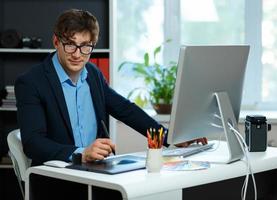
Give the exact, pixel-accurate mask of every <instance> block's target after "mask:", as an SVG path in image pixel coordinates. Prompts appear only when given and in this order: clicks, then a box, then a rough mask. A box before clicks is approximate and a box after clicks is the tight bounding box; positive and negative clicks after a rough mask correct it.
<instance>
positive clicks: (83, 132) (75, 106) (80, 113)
mask: <svg viewBox="0 0 277 200" xmlns="http://www.w3.org/2000/svg"><path fill="white" fill-rule="evenodd" d="M52 61H53V64H54V67H55V70H56V72H57V74H58V77H59V80H60V82H61V85H62V89H63V94H64V97H65V101H66V105H67V110H68V113H69V118H70V123H71V127H72V131H73V137H74V141H75V146H77V147H78V148H77V149H76V150H75V152H74V153H82V152H83V150H84V148H85V147H87V146H89V145H90V144H91V143H92V142H93V141H94V140H95V139H96V133H97V123H96V116H95V110H94V107H93V101H92V98H91V93H90V88H89V85H88V83H87V81H86V78H87V75H88V72H87V69H86V68H85V67H84V69H83V70H82V72H81V74H80V77H79V79H78V81H77V84H76V85H75V84H74V83H73V82H72V81H71V80H70V78H69V76H68V75H67V74H66V72H65V71H64V69H63V67H62V66H61V64H60V62H59V60H58V56H57V53H55V54H54V56H53V58H52ZM71 158H72V157H71V156H70V159H71Z"/></svg>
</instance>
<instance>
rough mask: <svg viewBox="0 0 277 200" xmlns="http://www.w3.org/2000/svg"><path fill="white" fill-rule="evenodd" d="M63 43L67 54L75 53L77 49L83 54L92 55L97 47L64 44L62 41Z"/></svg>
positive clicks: (93, 45)
mask: <svg viewBox="0 0 277 200" xmlns="http://www.w3.org/2000/svg"><path fill="white" fill-rule="evenodd" d="M61 43H62V45H63V49H64V51H65V52H66V53H75V52H76V51H77V49H79V50H80V52H81V54H84V55H90V54H91V53H92V51H93V49H94V47H95V44H92V45H90V44H85V45H76V44H70V43H64V42H62V41H61Z"/></svg>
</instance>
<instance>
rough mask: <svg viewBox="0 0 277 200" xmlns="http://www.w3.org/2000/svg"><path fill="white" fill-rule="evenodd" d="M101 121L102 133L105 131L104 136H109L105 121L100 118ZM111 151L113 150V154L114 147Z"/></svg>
mask: <svg viewBox="0 0 277 200" xmlns="http://www.w3.org/2000/svg"><path fill="white" fill-rule="evenodd" d="M101 123H102V126H103V129H104V133H105V135H106V137H107V138H110V134H109V132H108V129H107V126H106V125H105V122H104V121H103V120H101ZM112 152H113V155H115V150H114V149H112Z"/></svg>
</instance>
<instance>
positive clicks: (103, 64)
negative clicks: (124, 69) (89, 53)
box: [89, 58, 110, 83]
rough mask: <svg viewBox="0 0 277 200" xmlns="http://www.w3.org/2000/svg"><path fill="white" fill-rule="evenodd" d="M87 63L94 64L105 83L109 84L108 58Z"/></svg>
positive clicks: (94, 59) (95, 59) (91, 60)
mask: <svg viewBox="0 0 277 200" xmlns="http://www.w3.org/2000/svg"><path fill="white" fill-rule="evenodd" d="M89 61H90V62H91V63H93V64H95V65H96V66H97V67H98V68H99V69H100V70H101V72H102V73H103V75H104V77H105V78H106V80H107V82H108V83H109V81H110V67H109V66H110V62H109V58H91V59H90V60H89Z"/></svg>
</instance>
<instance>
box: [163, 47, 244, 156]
mask: <svg viewBox="0 0 277 200" xmlns="http://www.w3.org/2000/svg"><path fill="white" fill-rule="evenodd" d="M248 54H249V46H247V45H232V46H182V47H181V48H180V54H179V60H178V69H177V79H176V85H175V91H174V97H173V104H172V111H171V116H170V124H169V134H168V141H169V143H170V144H178V143H181V142H184V141H188V140H192V139H196V138H200V137H207V138H208V139H209V138H213V139H215V138H219V137H220V134H222V133H224V132H225V134H229V135H230V134H233V133H230V131H229V130H228V127H227V126H226V123H225V124H224V120H223V117H224V116H225V118H226V119H225V122H228V123H231V124H232V125H234V126H237V121H238V118H239V113H240V105H241V99H242V90H243V82H244V73H245V69H246V64H247V58H248ZM222 95H223V96H222ZM225 97H226V98H225ZM226 99H227V100H226ZM228 103H229V104H228ZM219 104H220V105H219ZM221 104H222V105H221ZM224 126H225V127H224ZM224 128H225V129H224ZM228 132H229V133H228ZM231 137H232V136H231ZM229 139H230V138H228V137H227V142H229V143H233V141H231V140H232V138H231V139H230V141H228V140H229ZM231 145H237V142H235V144H231ZM237 153H238V154H240V153H241V151H239V152H237Z"/></svg>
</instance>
